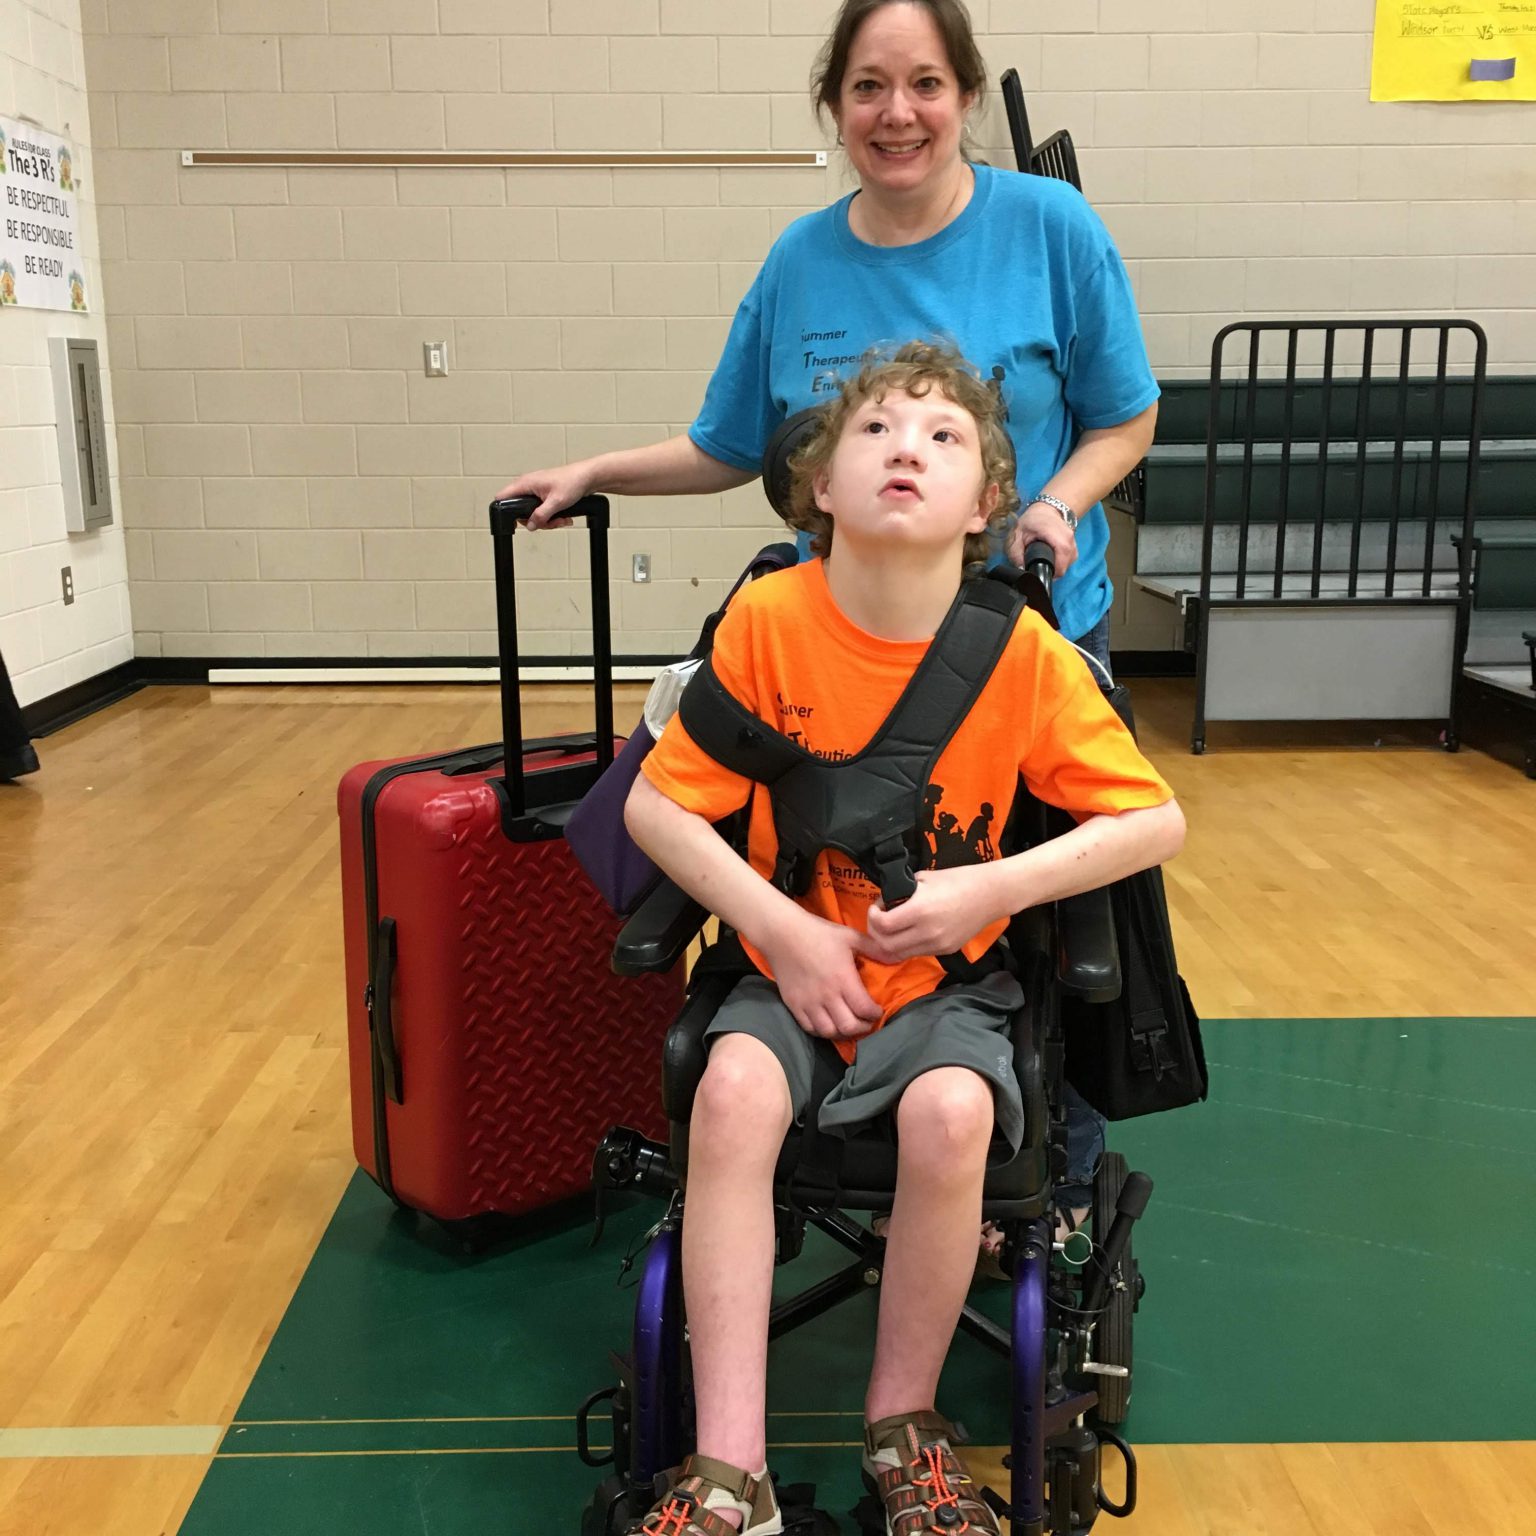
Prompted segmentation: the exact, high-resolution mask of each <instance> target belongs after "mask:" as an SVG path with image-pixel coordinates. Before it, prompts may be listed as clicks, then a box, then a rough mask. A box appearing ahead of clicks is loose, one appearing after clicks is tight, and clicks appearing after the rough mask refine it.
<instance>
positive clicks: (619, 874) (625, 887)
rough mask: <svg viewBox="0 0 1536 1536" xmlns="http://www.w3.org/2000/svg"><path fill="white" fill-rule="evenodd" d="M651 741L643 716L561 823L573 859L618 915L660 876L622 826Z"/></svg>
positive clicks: (631, 906)
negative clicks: (626, 802)
mask: <svg viewBox="0 0 1536 1536" xmlns="http://www.w3.org/2000/svg"><path fill="white" fill-rule="evenodd" d="M655 745H656V741H655V738H654V737H653V736H652V735H651V733H650V731H649V730H648V729H647V728H646V724H645V721H643V720H642V721H640V722H639V724H637V725H636V726H635V732H634V735H632V736H631V737H630V738H629V740H628V741H626V742H625V743H624V748H623V750H622V751H621V752H620V753H619V754H618V756H616V757H615V758H614V760H613V762H612V763H610V764H609V765H608V767H607V768H605V769H604V770H603V773H602V776H601V777H600V778H599V779H598V781H597V783H596V784H594V785H593V786H592V788H591V789H589V790H588V791H587V792H586V794H585V795H583V796H582V798H581V803H580V804H579V805H578V806H577V807H576V809H575V810H574V811H572V812H571V816H570V820H569V821H567V822H566V824H565V840H566V842H568V843H569V844H570V845H571V852H572V853H574V854H575V855H576V862H577V863H578V864H580V865H581V867H582V868H583V869H584V870H586V872H587V875H588V877H589V878H590V879H591V881H592V883H593V885H595V886H596V887H597V889H598V891H599V893H600V894H601V895H602V898H603V900H604V901H606V902H607V903H608V905H609V906H610V907H612V908H613V910H614V911H615V912H618V913H621V914H624V915H627V914H629V913H630V912H633V911H634V910H635V908H636V907H638V906H639V905H640V903H641V902H642V901H643V900H644V899H645V895H646V892H647V891H649V890H650V888H651V887H652V886H653V885H655V883H656V882H657V880H659V879H660V878H661V871H660V870H659V869H657V868H656V866H655V865H654V864H653V863H652V862H651V861H650V860H649V859H648V858H647V857H646V856H645V855H644V854H643V853H641V851H640V850H639V848H638V847H636V846H635V841H634V839H633V838H632V837H631V836H630V835H629V833H628V831H627V830H626V829H625V826H624V802H625V801H626V800H627V799H628V798H629V791H630V788H631V787H632V786H633V784H634V782H635V779H636V777H637V776H638V775H639V773H640V765H641V763H643V762H644V761H645V759H646V757H647V756H648V755H649V753H650V750H651V748H652V747H654V746H655Z"/></svg>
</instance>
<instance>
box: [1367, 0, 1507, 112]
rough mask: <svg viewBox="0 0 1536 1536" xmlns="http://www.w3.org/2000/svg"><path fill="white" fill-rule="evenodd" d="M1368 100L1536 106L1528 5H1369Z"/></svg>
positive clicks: (1485, 1) (1437, 0) (1384, 0)
mask: <svg viewBox="0 0 1536 1536" xmlns="http://www.w3.org/2000/svg"><path fill="white" fill-rule="evenodd" d="M1371 100H1372V101H1536V0H1376V39H1375V47H1374V49H1373V51H1372V55H1371Z"/></svg>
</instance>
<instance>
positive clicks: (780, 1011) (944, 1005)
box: [704, 971, 1024, 1163]
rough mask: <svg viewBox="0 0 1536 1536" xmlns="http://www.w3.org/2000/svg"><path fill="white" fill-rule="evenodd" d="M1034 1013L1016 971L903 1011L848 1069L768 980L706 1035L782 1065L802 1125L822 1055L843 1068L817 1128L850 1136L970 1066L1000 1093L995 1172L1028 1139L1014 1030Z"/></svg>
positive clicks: (746, 989) (740, 991)
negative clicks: (916, 1088) (936, 1074)
mask: <svg viewBox="0 0 1536 1536" xmlns="http://www.w3.org/2000/svg"><path fill="white" fill-rule="evenodd" d="M1023 1006H1024V993H1023V990H1022V989H1021V988H1020V986H1019V984H1018V982H1017V981H1016V980H1015V979H1014V978H1013V977H1012V976H1010V975H1009V974H1008V973H1007V972H1006V971H998V972H994V973H993V974H992V975H990V976H986V977H984V978H983V979H982V980H980V981H974V982H965V983H963V984H958V985H955V986H949V987H942V988H940V989H939V990H938V991H937V992H930V993H929V994H928V995H927V996H926V997H919V998H915V999H914V1000H913V1001H912V1002H910V1003H908V1004H907V1005H906V1006H905V1007H904V1008H900V1009H898V1010H897V1011H896V1012H895V1013H893V1014H892V1015H891V1017H890V1018H889V1019H888V1020H887V1021H886V1023H885V1026H884V1027H883V1028H881V1029H877V1030H876V1031H875V1032H874V1034H872V1035H865V1036H864V1037H863V1038H862V1039H861V1040H860V1041H859V1048H858V1053H857V1055H856V1057H855V1059H854V1062H853V1065H852V1066H851V1067H850V1066H845V1065H844V1063H843V1059H842V1057H841V1056H839V1055H838V1053H837V1048H836V1047H835V1046H834V1045H833V1044H832V1042H831V1041H830V1040H823V1039H821V1038H820V1037H819V1036H817V1035H812V1034H808V1033H807V1032H806V1031H805V1030H803V1029H801V1027H800V1026H799V1025H798V1024H797V1023H796V1022H795V1016H794V1014H792V1013H791V1012H790V1011H789V1009H788V1008H786V1007H785V1006H784V1001H783V999H782V998H781V997H780V996H779V989H778V988H777V987H776V986H775V985H774V984H773V983H772V982H771V981H769V980H768V978H767V977H766V976H747V977H744V978H743V979H742V980H741V981H739V982H738V983H737V984H736V986H735V987H734V988H733V989H732V991H731V994H730V996H729V997H727V998H726V1000H725V1002H724V1003H722V1004H721V1005H720V1011H719V1012H718V1013H717V1014H716V1015H715V1017H714V1019H713V1020H712V1021H711V1022H710V1025H709V1027H708V1028H707V1029H706V1030H705V1031H704V1038H705V1041H706V1042H708V1041H710V1040H713V1039H714V1038H715V1037H716V1036H718V1035H751V1036H752V1038H753V1039H754V1040H761V1041H762V1042H763V1044H764V1045H766V1046H767V1047H768V1049H769V1050H770V1051H772V1052H773V1054H774V1056H775V1057H777V1058H778V1062H779V1065H780V1066H782V1067H783V1068H784V1076H785V1078H786V1079H787V1080H788V1082H789V1096H790V1102H791V1103H792V1104H793V1106H794V1113H795V1123H796V1124H797V1125H802V1124H804V1122H805V1112H806V1109H807V1107H808V1106H809V1104H810V1101H811V1076H812V1066H813V1064H814V1062H815V1060H816V1055H817V1053H818V1052H823V1053H826V1054H827V1055H828V1056H830V1057H831V1058H832V1059H833V1060H835V1062H836V1069H837V1070H838V1071H839V1072H840V1073H841V1076H840V1078H839V1080H838V1082H837V1083H836V1085H835V1086H834V1087H833V1088H832V1090H831V1092H830V1093H828V1095H827V1097H826V1099H825V1100H824V1101H823V1102H822V1106H821V1115H820V1118H819V1119H818V1121H817V1124H818V1125H819V1126H820V1127H821V1129H822V1130H823V1131H825V1132H827V1133H828V1134H829V1135H836V1136H843V1137H847V1136H849V1135H851V1134H852V1133H853V1132H854V1131H856V1130H858V1129H860V1128H861V1127H863V1126H868V1125H874V1124H876V1123H878V1122H880V1121H881V1120H882V1119H884V1118H885V1117H889V1121H888V1123H889V1125H890V1126H894V1124H895V1116H894V1111H895V1109H896V1105H897V1104H898V1103H899V1102H900V1100H901V1096H902V1094H903V1093H905V1092H906V1090H907V1088H908V1087H909V1086H910V1085H911V1084H912V1083H913V1082H915V1081H916V1080H917V1079H918V1078H919V1077H921V1076H922V1075H923V1073H924V1072H931V1071H933V1069H934V1068H935V1067H969V1068H970V1069H971V1071H973V1072H975V1073H977V1074H978V1075H979V1076H981V1077H984V1078H985V1079H986V1080H987V1081H988V1082H989V1083H991V1085H992V1108H993V1135H992V1147H991V1150H990V1151H989V1153H988V1155H987V1161H988V1162H989V1163H999V1162H1007V1161H1008V1160H1009V1159H1010V1158H1011V1157H1012V1156H1013V1155H1014V1153H1016V1152H1017V1151H1018V1149H1019V1143H1020V1142H1021V1141H1022V1140H1023V1138H1024V1104H1023V1099H1022V1097H1021V1096H1020V1093H1019V1084H1018V1080H1017V1078H1015V1076H1014V1074H1013V1045H1012V1042H1011V1039H1010V1037H1009V1033H1008V1023H1009V1020H1010V1019H1011V1017H1012V1016H1013V1014H1015V1013H1016V1012H1018V1010H1019V1009H1020V1008H1022V1007H1023Z"/></svg>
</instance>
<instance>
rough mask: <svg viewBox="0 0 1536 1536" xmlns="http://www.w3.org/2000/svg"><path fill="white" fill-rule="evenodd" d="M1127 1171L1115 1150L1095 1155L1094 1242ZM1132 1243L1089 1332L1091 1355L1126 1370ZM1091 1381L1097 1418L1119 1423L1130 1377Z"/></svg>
mask: <svg viewBox="0 0 1536 1536" xmlns="http://www.w3.org/2000/svg"><path fill="white" fill-rule="evenodd" d="M1127 1172H1128V1169H1127V1167H1126V1161H1125V1158H1124V1157H1123V1156H1122V1155H1121V1154H1120V1153H1119V1152H1106V1153H1105V1154H1104V1155H1103V1157H1101V1158H1100V1159H1099V1167H1098V1171H1097V1172H1096V1173H1095V1174H1094V1176H1093V1218H1092V1219H1093V1240H1094V1242H1095V1243H1102V1242H1103V1241H1104V1239H1105V1238H1106V1237H1107V1236H1108V1235H1109V1227H1110V1223H1111V1222H1112V1221H1114V1219H1115V1202H1116V1201H1117V1200H1118V1199H1119V1198H1120V1187H1121V1185H1123V1184H1124V1183H1125V1178H1126V1174H1127ZM1134 1247H1135V1237H1134V1235H1133V1236H1132V1238H1131V1241H1130V1242H1128V1243H1127V1244H1126V1245H1125V1252H1124V1253H1123V1254H1121V1256H1120V1274H1121V1276H1122V1278H1123V1279H1124V1281H1125V1287H1124V1289H1123V1290H1122V1289H1121V1288H1119V1287H1118V1286H1117V1287H1116V1288H1115V1289H1114V1290H1112V1291H1111V1292H1110V1293H1109V1300H1108V1302H1107V1303H1106V1305H1105V1309H1104V1315H1103V1316H1102V1317H1100V1319H1099V1326H1098V1327H1097V1328H1096V1329H1095V1330H1094V1335H1093V1345H1094V1347H1093V1356H1094V1359H1095V1360H1097V1361H1099V1362H1100V1363H1101V1364H1103V1365H1123V1366H1124V1367H1125V1368H1126V1370H1127V1371H1129V1370H1130V1369H1131V1318H1132V1315H1133V1314H1134V1313H1135V1311H1136V1304H1137V1302H1139V1301H1140V1300H1141V1272H1140V1271H1139V1270H1138V1269H1137V1267H1136V1259H1135V1256H1134V1254H1133V1252H1132V1250H1133V1248H1134ZM1093 1383H1094V1386H1095V1387H1096V1388H1097V1389H1098V1394H1099V1414H1098V1416H1099V1418H1100V1419H1101V1420H1102V1421H1103V1422H1104V1423H1105V1424H1120V1423H1123V1422H1124V1419H1125V1415H1126V1410H1127V1409H1128V1408H1129V1407H1130V1404H1131V1377H1130V1376H1128V1375H1127V1376H1095V1377H1094V1378H1093Z"/></svg>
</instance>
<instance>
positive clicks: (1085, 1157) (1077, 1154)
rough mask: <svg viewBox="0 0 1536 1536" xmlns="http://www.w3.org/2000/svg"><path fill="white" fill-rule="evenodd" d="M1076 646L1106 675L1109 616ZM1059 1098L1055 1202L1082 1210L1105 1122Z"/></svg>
mask: <svg viewBox="0 0 1536 1536" xmlns="http://www.w3.org/2000/svg"><path fill="white" fill-rule="evenodd" d="M1077 644H1078V645H1080V646H1081V647H1082V648H1083V649H1084V650H1085V651H1087V652H1088V654H1089V655H1090V656H1093V657H1095V658H1096V659H1097V660H1098V661H1100V662H1102V663H1103V666H1104V670H1105V671H1106V672H1108V671H1109V615H1108V614H1107V613H1106V614H1105V615H1104V617H1103V618H1102V619H1100V620H1099V622H1098V623H1097V624H1095V625H1094V626H1093V628H1092V629H1090V630H1089V631H1088V633H1087V634H1085V635H1079V636H1078V638H1077ZM1086 665H1087V663H1086V662H1084V666H1086ZM1100 680H1101V681H1102V679H1100ZM1062 1098H1063V1101H1064V1103H1065V1106H1066V1111H1067V1172H1066V1177H1065V1178H1063V1180H1062V1181H1061V1183H1060V1184H1058V1185H1057V1186H1056V1203H1057V1204H1058V1205H1064V1206H1070V1207H1076V1208H1077V1209H1081V1208H1082V1207H1083V1206H1086V1205H1091V1204H1092V1203H1093V1170H1094V1169H1095V1168H1096V1167H1097V1166H1098V1162H1099V1157H1100V1155H1101V1154H1102V1153H1103V1151H1104V1126H1105V1121H1104V1117H1103V1115H1101V1114H1100V1113H1099V1112H1098V1110H1096V1109H1095V1108H1094V1107H1093V1105H1091V1104H1090V1103H1089V1102H1088V1101H1087V1099H1085V1098H1084V1097H1083V1096H1082V1094H1080V1093H1079V1092H1078V1091H1077V1089H1076V1088H1074V1087H1073V1086H1072V1084H1071V1083H1068V1084H1066V1092H1065V1093H1064V1094H1063V1095H1062Z"/></svg>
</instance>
